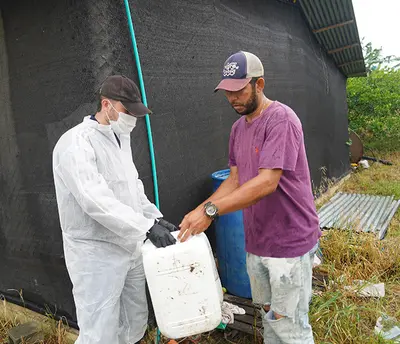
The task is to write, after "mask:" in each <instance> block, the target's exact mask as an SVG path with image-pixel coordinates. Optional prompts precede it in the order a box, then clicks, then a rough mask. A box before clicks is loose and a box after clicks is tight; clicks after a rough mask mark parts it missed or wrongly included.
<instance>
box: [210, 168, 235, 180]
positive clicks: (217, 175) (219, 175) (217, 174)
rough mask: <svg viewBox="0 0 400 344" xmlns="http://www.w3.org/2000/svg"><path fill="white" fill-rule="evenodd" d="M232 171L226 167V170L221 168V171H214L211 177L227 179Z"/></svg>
mask: <svg viewBox="0 0 400 344" xmlns="http://www.w3.org/2000/svg"><path fill="white" fill-rule="evenodd" d="M230 173H231V170H230V169H226V170H221V171H217V172H214V173H213V174H212V175H211V177H212V179H214V180H225V179H227V178H228V177H229V174H230Z"/></svg>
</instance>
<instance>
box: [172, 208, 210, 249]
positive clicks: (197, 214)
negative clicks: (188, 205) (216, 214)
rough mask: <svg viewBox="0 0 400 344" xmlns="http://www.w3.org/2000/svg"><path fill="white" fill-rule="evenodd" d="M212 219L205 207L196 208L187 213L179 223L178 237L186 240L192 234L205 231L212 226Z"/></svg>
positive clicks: (182, 240) (183, 240)
mask: <svg viewBox="0 0 400 344" xmlns="http://www.w3.org/2000/svg"><path fill="white" fill-rule="evenodd" d="M211 222H212V220H211V219H210V218H209V217H208V216H207V215H206V214H205V212H204V208H202V207H200V208H196V209H195V210H193V211H191V212H190V213H189V214H187V215H186V216H185V217H184V218H183V221H182V222H181V224H180V225H179V228H180V233H179V235H178V239H179V240H180V241H181V242H185V241H186V240H187V239H188V238H189V237H190V235H196V234H200V233H202V232H204V231H205V230H206V229H207V228H208V227H210V225H211Z"/></svg>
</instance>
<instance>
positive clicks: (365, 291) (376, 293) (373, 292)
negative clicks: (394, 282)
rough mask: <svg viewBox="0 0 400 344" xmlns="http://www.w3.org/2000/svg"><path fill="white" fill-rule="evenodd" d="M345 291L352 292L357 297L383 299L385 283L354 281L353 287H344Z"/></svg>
mask: <svg viewBox="0 0 400 344" xmlns="http://www.w3.org/2000/svg"><path fill="white" fill-rule="evenodd" d="M345 289H347V290H353V291H354V292H355V293H356V294H357V295H359V296H363V297H378V298H381V297H384V296H385V283H377V284H372V283H368V282H366V281H363V280H356V281H354V282H353V286H347V287H345Z"/></svg>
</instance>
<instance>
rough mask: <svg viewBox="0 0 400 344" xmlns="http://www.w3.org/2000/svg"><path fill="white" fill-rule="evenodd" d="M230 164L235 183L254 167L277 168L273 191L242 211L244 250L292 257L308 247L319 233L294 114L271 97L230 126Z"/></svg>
mask: <svg viewBox="0 0 400 344" xmlns="http://www.w3.org/2000/svg"><path fill="white" fill-rule="evenodd" d="M229 165H230V166H237V168H238V172H239V182H240V185H242V184H244V183H246V182H247V181H249V180H250V179H252V178H254V177H256V176H257V175H258V170H259V169H261V168H265V169H275V168H278V169H282V170H283V173H282V176H281V179H280V181H279V185H278V188H277V189H276V191H275V192H274V193H272V194H271V195H268V196H266V197H264V198H263V199H261V200H260V201H259V202H257V203H256V204H254V205H252V206H250V207H248V208H246V209H244V210H243V221H244V229H245V238H246V251H247V252H249V253H252V254H255V255H257V256H262V257H276V258H293V257H299V256H302V255H304V254H305V253H307V252H308V251H310V250H311V249H312V248H313V247H314V246H315V244H316V243H317V241H318V239H319V237H320V236H321V231H320V229H319V221H318V215H317V212H316V209H315V204H314V197H313V194H312V190H311V180H310V171H309V168H308V163H307V156H306V151H305V146H304V137H303V130H302V126H301V123H300V120H299V118H298V117H297V115H296V114H295V113H294V111H293V110H292V109H291V108H289V107H288V106H286V105H284V104H282V103H279V102H277V101H275V102H273V103H272V104H271V105H270V106H269V107H268V108H267V109H266V110H264V111H263V113H262V114H261V116H260V117H258V118H256V119H255V120H254V121H253V122H252V123H248V122H247V121H246V118H245V117H242V118H240V119H239V120H238V121H237V122H236V123H235V124H234V125H233V127H232V132H231V137H230V142H229Z"/></svg>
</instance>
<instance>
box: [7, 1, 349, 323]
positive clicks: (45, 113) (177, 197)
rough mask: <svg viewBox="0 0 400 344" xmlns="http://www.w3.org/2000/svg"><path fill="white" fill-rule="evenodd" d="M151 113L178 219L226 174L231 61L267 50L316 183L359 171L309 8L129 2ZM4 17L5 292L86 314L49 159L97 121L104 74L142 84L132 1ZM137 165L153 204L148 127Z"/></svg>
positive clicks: (271, 84)
mask: <svg viewBox="0 0 400 344" xmlns="http://www.w3.org/2000/svg"><path fill="white" fill-rule="evenodd" d="M130 5H131V9H132V12H133V13H132V15H133V20H134V23H135V29H136V31H137V40H138V45H139V52H140V56H141V61H142V68H143V73H144V77H145V83H146V89H147V95H148V100H149V106H150V108H151V109H152V110H153V111H154V116H153V117H152V125H153V135H154V144H155V152H156V158H157V165H158V177H159V184H160V199H161V209H162V211H163V212H164V214H165V216H166V217H167V218H168V219H170V220H172V221H174V222H178V221H180V219H181V218H182V216H183V215H184V214H185V213H186V212H187V211H188V210H190V209H192V208H193V207H194V206H196V205H197V204H198V203H199V202H201V201H202V200H203V199H204V198H205V197H206V196H207V195H208V194H209V192H210V190H211V181H210V174H211V173H212V172H214V171H216V170H219V169H222V168H226V166H227V148H228V137H229V132H230V127H231V125H232V123H233V122H234V121H235V119H236V118H237V117H236V114H235V113H234V112H233V110H232V109H230V107H229V106H228V104H227V102H226V101H225V99H224V97H223V94H222V93H221V94H214V93H213V89H214V87H215V86H216V84H217V82H218V81H219V78H220V73H221V68H222V65H223V62H224V61H225V59H226V58H227V57H228V56H229V55H230V54H232V53H234V52H236V51H238V50H247V51H250V52H253V53H255V54H256V55H258V56H259V57H260V58H261V60H262V61H263V62H264V66H265V71H266V95H267V96H268V97H269V98H271V99H278V100H280V101H281V102H284V103H286V104H288V105H290V106H291V107H292V108H293V109H294V110H295V111H296V112H297V114H298V115H299V116H300V118H301V120H302V123H303V126H304V133H305V138H306V144H307V153H308V158H309V164H310V168H311V171H312V178H313V181H314V183H315V185H318V184H319V182H320V176H321V172H320V168H321V167H322V166H325V167H327V169H328V172H327V177H339V176H341V175H342V174H343V173H345V172H346V171H347V170H348V150H347V148H346V145H345V142H346V140H347V137H348V135H347V115H346V113H347V107H346V93H345V81H346V80H345V77H344V76H343V75H342V74H341V73H340V72H339V70H338V69H337V68H336V67H335V65H334V64H333V62H332V61H331V59H330V58H329V57H328V56H327V55H326V54H325V53H324V52H323V51H322V49H321V48H320V46H319V45H318V44H317V43H316V41H315V39H314V37H313V35H312V33H311V32H310V30H309V28H308V27H307V24H306V22H305V20H304V19H303V17H302V14H301V12H300V8H299V7H297V6H293V5H291V4H287V3H284V2H279V1H276V0H247V1H240V2H239V1H236V0H222V1H219V0H216V1H211V0H201V1H200V0H199V1H187V0H170V1H166V0H163V1H161V0H157V1H156V0H153V1H144V0H140V1H131V2H130ZM0 8H1V18H2V19H1V20H0V24H1V25H0V104H1V105H2V106H1V110H0V143H1V152H0V194H1V200H0V259H1V261H0V290H2V291H8V292H10V293H11V292H12V290H23V295H24V297H25V300H26V301H29V300H30V301H32V302H33V304H38V305H40V304H43V303H45V302H48V303H51V304H54V305H56V307H57V312H58V313H60V312H61V310H64V311H66V312H67V313H68V314H69V315H67V316H68V317H69V318H71V319H74V318H75V312H74V307H73V301H72V296H71V284H70V282H69V278H68V274H67V272H66V269H65V265H64V260H63V250H62V241H61V231H60V227H59V221H58V213H57V206H56V201H55V194H54V187H53V179H52V171H51V152H52V149H53V147H54V144H55V142H56V141H57V139H58V138H59V137H60V136H61V134H62V133H64V132H65V131H66V130H67V129H69V128H71V127H72V126H74V125H75V124H77V123H79V122H80V121H81V120H82V117H83V116H85V115H88V114H91V113H94V112H95V109H96V100H95V92H96V90H97V89H98V88H99V86H100V84H101V82H102V81H103V80H104V79H105V77H106V76H108V75H109V74H112V73H123V74H125V75H127V76H130V77H132V78H134V79H136V68H135V64H134V61H133V57H132V48H131V45H130V38H129V32H128V26H127V21H126V15H125V9H124V6H123V2H122V1H121V0H117V1H106V0H81V1H50V0H42V1H40V2H38V1H33V0H30V1H29V0H13V1H2V2H1V5H0ZM132 146H133V154H134V159H135V162H136V164H137V167H138V169H139V172H140V175H141V177H142V179H143V181H144V184H145V188H146V191H147V193H148V194H149V195H150V197H151V198H152V192H153V191H152V190H153V189H152V180H151V167H150V159H149V153H148V144H147V138H146V130H145V125H144V121H142V122H141V123H140V124H139V126H138V128H137V129H135V131H134V133H133V135H132Z"/></svg>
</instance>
